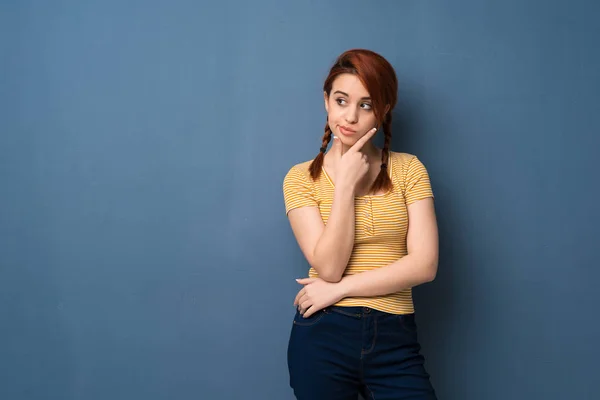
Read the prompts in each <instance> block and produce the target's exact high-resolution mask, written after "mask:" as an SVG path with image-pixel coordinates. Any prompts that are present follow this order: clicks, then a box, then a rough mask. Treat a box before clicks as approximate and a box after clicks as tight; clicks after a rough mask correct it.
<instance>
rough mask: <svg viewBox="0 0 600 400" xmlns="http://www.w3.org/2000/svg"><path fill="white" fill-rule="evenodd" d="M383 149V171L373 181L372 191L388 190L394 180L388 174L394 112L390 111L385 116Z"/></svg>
mask: <svg viewBox="0 0 600 400" xmlns="http://www.w3.org/2000/svg"><path fill="white" fill-rule="evenodd" d="M383 134H384V140H383V149H382V151H381V171H379V174H378V175H377V178H376V179H375V182H373V186H372V187H371V193H377V192H379V191H381V190H384V191H386V192H387V191H388V190H390V189H391V188H392V181H391V179H390V177H389V175H388V166H389V158H390V157H389V156H390V154H389V151H390V142H391V141H392V113H391V112H389V113H388V114H387V115H386V116H385V120H384V121H383Z"/></svg>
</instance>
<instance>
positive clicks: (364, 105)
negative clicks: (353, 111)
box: [360, 103, 371, 110]
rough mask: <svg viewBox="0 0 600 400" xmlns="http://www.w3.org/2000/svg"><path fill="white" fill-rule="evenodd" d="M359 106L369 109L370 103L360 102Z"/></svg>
mask: <svg viewBox="0 0 600 400" xmlns="http://www.w3.org/2000/svg"><path fill="white" fill-rule="evenodd" d="M360 106H361V107H362V108H364V109H365V110H370V109H371V105H370V104H369V103H362V104H361V105H360Z"/></svg>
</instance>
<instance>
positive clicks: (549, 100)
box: [0, 0, 600, 400]
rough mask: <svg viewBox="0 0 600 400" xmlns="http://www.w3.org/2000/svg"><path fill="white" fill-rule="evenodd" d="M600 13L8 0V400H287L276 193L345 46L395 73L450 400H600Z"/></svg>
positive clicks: (436, 342)
mask: <svg viewBox="0 0 600 400" xmlns="http://www.w3.org/2000/svg"><path fill="white" fill-rule="evenodd" d="M50 3H52V4H50ZM84 3H85V4H84ZM599 11H600V6H598V3H597V2H592V1H572V2H570V3H569V4H567V2H559V1H547V0H546V1H542V0H531V1H528V2H523V1H519V0H508V1H501V2H500V1H466V0H455V1H452V2H448V1H441V0H438V1H401V2H400V1H377V2H358V1H327V2H321V1H296V2H276V1H253V2H246V1H225V2H223V1H221V2H210V3H209V2H205V4H201V2H194V1H159V0H152V1H135V2H134V1H129V2H118V1H108V0H105V1H96V2H81V1H73V0H70V1H68V0H64V1H55V2H42V1H35V2H34V1H19V2H3V3H2V5H0V33H1V34H0V50H1V54H2V62H1V64H0V72H1V73H0V205H1V206H0V321H1V322H0V324H1V325H0V398H2V399H7V400H8V399H11V400H13V399H24V400H30V399H50V400H54V399H56V400H59V399H60V400H67V399H86V400H96V399H98V400H100V399H102V400H104V399H109V398H110V399H141V398H144V399H148V400H154V399H214V400H217V399H277V400H280V399H291V398H292V395H291V391H290V389H289V387H288V381H287V379H288V376H287V367H286V359H285V351H286V345H287V339H288V334H289V329H290V323H291V318H292V315H293V307H292V300H293V296H294V294H295V291H296V289H297V284H296V283H295V282H294V278H296V277H299V276H303V275H304V274H305V271H306V265H305V262H304V261H303V259H302V256H301V253H300V251H299V249H298V247H297V245H296V243H295V241H294V239H293V236H292V234H291V231H290V229H289V225H288V223H287V220H286V218H285V215H284V208H283V198H282V193H281V183H282V179H283V176H284V174H285V173H286V172H287V169H288V168H289V167H290V166H291V165H292V164H294V163H296V162H300V161H304V160H306V159H309V158H311V157H312V156H314V155H315V152H316V151H317V150H318V147H319V143H320V136H321V134H322V128H323V123H324V120H325V113H324V110H323V104H322V94H321V85H322V81H323V79H324V78H325V76H326V73H327V70H328V67H329V66H330V64H331V63H332V62H333V60H334V58H335V56H336V55H337V54H339V53H340V52H342V51H343V50H346V49H348V48H351V47H367V48H370V49H373V50H375V51H378V52H381V53H382V54H383V55H384V56H386V57H387V58H388V59H389V60H390V61H391V62H392V63H393V64H394V66H395V67H396V69H397V72H398V76H399V79H400V82H401V91H400V104H399V106H398V110H397V111H396V114H395V124H394V134H395V137H394V140H393V148H394V149H395V150H399V151H407V152H413V153H416V154H418V155H419V157H420V158H421V159H422V160H423V162H424V163H425V164H426V165H427V167H428V169H429V171H430V174H431V176H432V182H433V185H434V190H435V192H436V195H437V203H436V204H437V210H438V214H439V224H440V234H441V263H440V272H439V275H438V279H437V280H436V281H434V282H433V283H431V284H429V285H426V286H423V287H419V288H418V289H417V290H416V291H415V292H416V294H415V298H416V303H417V310H418V314H419V317H418V318H419V323H420V329H421V338H422V342H423V351H424V353H425V355H426V357H427V366H428V369H429V370H430V373H431V375H432V380H433V382H434V384H435V386H436V388H437V391H438V393H439V395H440V399H445V400H450V399H457V400H481V399H486V400H505V399H515V400H516V399H527V400H530V399H545V400H564V399H567V398H569V399H571V398H572V399H578V400H583V399H592V398H598V397H600V391H599V390H598V388H597V385H596V384H595V382H596V377H597V375H598V367H597V361H598V359H600V348H599V345H598V338H599V337H600V322H599V321H598V318H597V315H598V312H597V305H598V304H599V303H600V296H599V294H598V290H597V289H596V287H595V285H597V282H598V281H599V280H600V268H598V265H597V256H596V254H597V247H598V242H599V238H600V229H599V223H600V221H599V220H600V218H599V212H598V207H597V201H598V200H597V199H598V197H599V196H600V190H599V187H598V178H597V176H596V174H597V172H598V167H597V163H596V162H592V156H593V155H594V154H595V153H596V152H597V151H598V150H599V149H600V140H599V139H598V131H599V129H600V113H599V112H598V111H599V110H600V91H599V86H600V85H599V84H600V76H599V72H598V71H599V70H600V55H599V54H598V50H597V48H598V38H600V28H599V25H598V23H597V15H598V12H599Z"/></svg>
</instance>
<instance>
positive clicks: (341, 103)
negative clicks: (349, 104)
mask: <svg viewBox="0 0 600 400" xmlns="http://www.w3.org/2000/svg"><path fill="white" fill-rule="evenodd" d="M335 101H337V103H338V104H339V105H343V104H345V103H346V100H344V99H336V100H335Z"/></svg>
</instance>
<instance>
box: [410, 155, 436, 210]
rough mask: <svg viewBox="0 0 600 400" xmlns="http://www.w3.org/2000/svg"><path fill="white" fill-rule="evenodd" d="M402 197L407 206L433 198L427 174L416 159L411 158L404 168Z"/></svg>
mask: <svg viewBox="0 0 600 400" xmlns="http://www.w3.org/2000/svg"><path fill="white" fill-rule="evenodd" d="M404 196H405V198H406V204H407V205H408V204H411V203H414V202H415V201H418V200H422V199H425V198H427V197H433V190H432V189H431V183H430V181H429V174H428V172H427V169H426V168H425V166H424V165H423V163H422V162H421V161H420V160H419V159H418V158H417V157H413V158H412V159H411V160H410V161H409V163H408V167H407V168H406V175H405V177H404Z"/></svg>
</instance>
